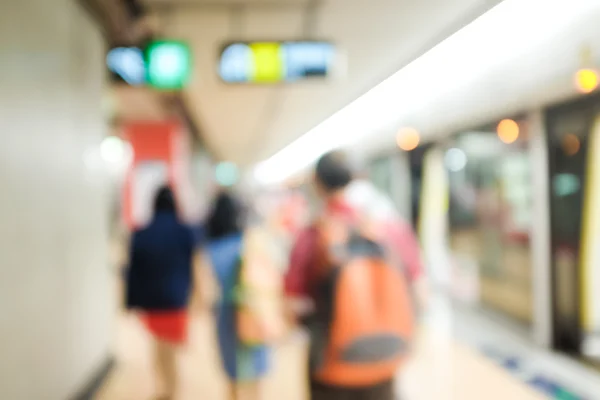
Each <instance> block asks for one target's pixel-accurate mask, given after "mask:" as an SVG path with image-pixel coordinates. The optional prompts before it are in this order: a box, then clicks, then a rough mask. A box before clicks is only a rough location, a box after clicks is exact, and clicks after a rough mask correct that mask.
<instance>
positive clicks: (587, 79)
mask: <svg viewBox="0 0 600 400" xmlns="http://www.w3.org/2000/svg"><path fill="white" fill-rule="evenodd" d="M599 83H600V80H599V78H598V72H596V71H595V70H593V69H589V68H586V69H580V70H579V71H577V73H576V74H575V86H577V90H579V91H580V92H581V93H591V92H593V91H594V90H596V88H598V84H599Z"/></svg>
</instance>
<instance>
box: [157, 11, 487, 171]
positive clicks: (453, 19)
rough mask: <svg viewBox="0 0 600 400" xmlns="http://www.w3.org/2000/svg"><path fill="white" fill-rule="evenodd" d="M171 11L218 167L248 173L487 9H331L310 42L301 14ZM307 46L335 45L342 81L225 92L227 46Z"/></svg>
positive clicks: (195, 106) (320, 17)
mask: <svg viewBox="0 0 600 400" xmlns="http://www.w3.org/2000/svg"><path fill="white" fill-rule="evenodd" d="M158 1H159V0H148V3H149V4H152V3H153V2H158ZM160 1H161V2H163V3H164V1H165V0H160ZM304 1H305V0H278V1H275V0H271V1H268V3H270V4H284V3H293V2H296V3H303V2H304ZM491 1H492V2H497V0H491ZM171 2H172V3H173V4H178V3H179V4H183V5H185V6H181V8H177V7H173V8H171V10H170V12H169V13H168V14H167V13H164V11H161V12H160V13H161V14H159V17H160V18H161V20H162V26H163V30H164V31H165V33H166V35H167V36H171V37H175V38H183V39H186V40H189V41H190V43H191V44H192V48H193V52H194V59H195V65H196V68H195V75H194V81H193V83H192V85H191V86H190V88H189V90H188V93H187V96H188V98H189V99H190V100H191V104H190V108H191V110H192V112H193V113H194V114H195V116H196V118H197V119H198V121H199V123H200V125H201V126H202V127H203V129H204V131H205V133H204V134H205V139H206V141H207V142H208V143H209V146H210V148H211V149H213V150H214V151H215V152H216V153H217V154H216V155H217V156H218V157H220V158H223V159H228V160H232V161H235V162H238V163H240V164H250V163H253V162H256V161H258V160H260V159H263V158H265V157H267V156H268V155H270V154H272V153H273V152H275V151H276V150H278V149H280V148H281V147H283V146H284V145H286V144H287V143H289V142H291V141H292V140H294V139H295V138H297V137H299V136H300V135H302V134H303V133H305V132H306V131H308V130H309V129H311V128H312V127H314V126H316V125H317V124H318V123H319V122H321V121H323V120H324V119H325V118H327V117H328V116H330V115H331V114H332V113H334V112H336V111H337V110H339V109H341V108H342V107H343V106H345V105H346V104H348V103H349V102H351V101H352V100H354V99H355V98H357V97H358V96H359V95H361V94H362V93H364V92H365V91H367V90H368V89H369V88H371V87H373V86H374V85H375V84H377V83H378V82H380V81H381V80H383V79H384V78H386V77H387V76H389V75H391V74H392V73H393V72H395V71H396V70H397V69H399V68H400V67H402V66H403V65H405V64H406V63H407V62H408V61H410V60H412V59H414V58H415V57H417V56H418V55H420V54H421V53H422V52H424V51H425V50H426V49H428V48H430V47H432V46H433V45H434V44H436V43H437V42H439V41H441V40H442V39H443V38H445V37H446V36H447V35H448V34H449V33H451V32H452V31H454V30H457V29H458V28H460V27H461V26H462V25H464V23H465V22H467V20H468V19H471V18H473V17H475V15H476V14H478V12H477V10H483V9H484V7H485V6H486V5H487V4H489V3H490V0H325V1H323V2H322V4H321V6H320V7H319V9H318V10H319V11H318V14H317V15H316V19H315V21H314V25H313V26H314V31H312V32H303V26H304V25H305V22H306V20H305V18H306V15H305V8H304V7H277V6H275V7H271V6H263V7H257V8H252V7H248V8H246V9H243V10H240V9H237V10H236V9H235V8H231V7H229V8H228V7H225V6H221V7H215V6H214V4H215V3H220V4H221V5H223V4H224V3H227V2H230V3H231V2H232V3H240V2H239V1H236V0H220V1H219V2H216V1H210V0H171ZM244 2H246V3H260V2H261V1H259V0H244ZM191 3H197V6H194V7H192V6H190V4H191ZM203 3H207V4H209V6H204V5H203ZM263 3H264V2H263ZM305 36H310V37H314V38H323V39H330V40H334V41H335V42H336V43H337V44H338V45H339V47H340V48H341V49H343V50H344V51H345V53H346V54H347V58H348V73H347V75H346V76H345V79H343V80H336V81H328V82H305V83H296V84H292V85H287V86H281V85H280V86H274V87H268V86H250V85H245V86H228V85H226V84H223V83H221V82H220V81H219V79H218V77H217V70H216V67H217V57H218V50H219V47H220V45H221V44H222V43H223V42H225V41H227V40H232V39H246V40H264V39H266V38H273V39H292V38H298V37H305ZM440 68H443V66H440Z"/></svg>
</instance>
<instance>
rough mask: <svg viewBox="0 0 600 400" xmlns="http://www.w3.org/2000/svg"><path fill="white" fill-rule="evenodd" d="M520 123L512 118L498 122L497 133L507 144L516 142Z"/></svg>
mask: <svg viewBox="0 0 600 400" xmlns="http://www.w3.org/2000/svg"><path fill="white" fill-rule="evenodd" d="M519 131H520V129H519V124H517V123H516V122H515V121H513V120H512V119H503V120H502V121H500V123H499V124H498V128H497V133H498V137H499V138H500V140H502V141H503V142H504V143H506V144H510V143H514V142H515V141H516V140H517V139H518V138H519Z"/></svg>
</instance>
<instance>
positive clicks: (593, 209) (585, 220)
mask: <svg viewBox="0 0 600 400" xmlns="http://www.w3.org/2000/svg"><path fill="white" fill-rule="evenodd" d="M599 134H600V115H599V116H597V117H596V120H595V121H594V124H593V128H592V131H591V132H590V135H589V146H588V157H587V165H586V177H585V182H584V185H585V186H584V187H583V190H584V192H583V194H584V199H583V213H582V215H581V218H582V229H581V239H582V240H581V245H580V251H581V257H580V258H579V287H580V292H579V293H580V304H581V307H580V310H581V311H580V313H581V315H580V317H581V321H582V324H583V329H584V332H590V331H591V329H592V325H593V323H594V321H593V320H592V318H593V317H592V315H593V314H592V313H593V312H594V310H593V308H594V304H593V302H592V301H591V299H590V298H589V295H590V294H591V293H592V291H590V288H589V286H590V285H591V284H592V283H593V282H590V281H589V279H590V278H592V276H593V272H592V271H591V269H592V268H594V265H596V264H597V263H598V262H599V261H600V260H597V259H596V258H597V257H596V254H597V251H596V250H595V243H594V240H595V239H596V238H598V237H599V235H600V212H598V207H599V205H600V174H598V171H597V169H598V164H599V161H600V158H599V157H600V140H599V138H598V135H599Z"/></svg>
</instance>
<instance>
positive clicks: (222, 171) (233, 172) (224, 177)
mask: <svg viewBox="0 0 600 400" xmlns="http://www.w3.org/2000/svg"><path fill="white" fill-rule="evenodd" d="M215 179H216V180H217V183H218V184H219V185H221V186H233V185H235V184H236V183H237V181H238V179H239V172H238V168H237V166H236V165H235V164H234V163H230V162H222V163H220V164H218V165H217V168H216V169H215Z"/></svg>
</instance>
